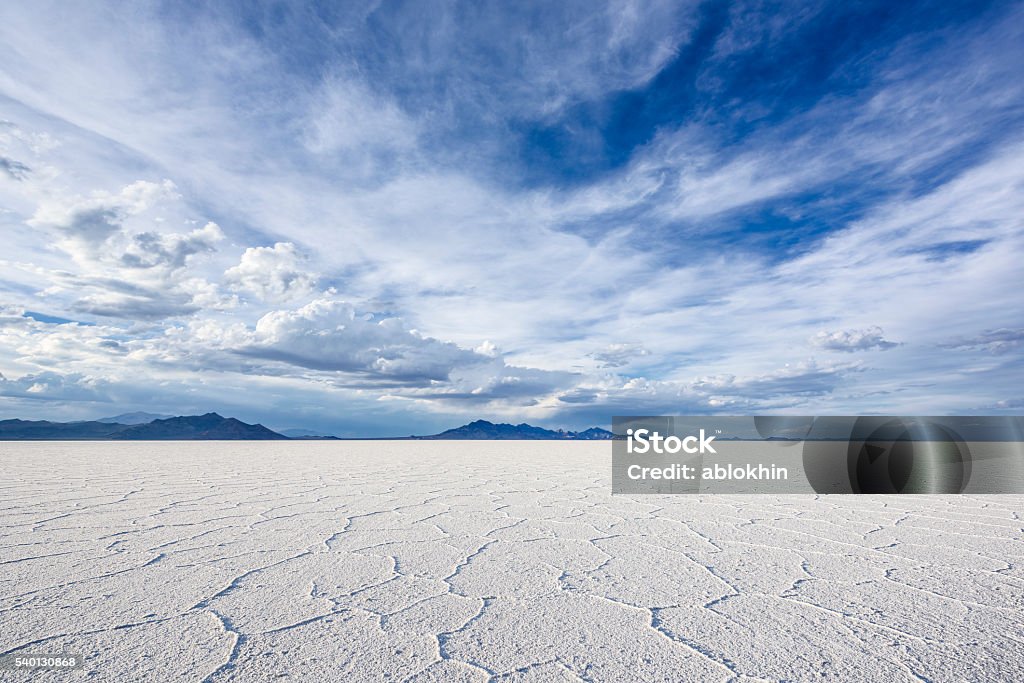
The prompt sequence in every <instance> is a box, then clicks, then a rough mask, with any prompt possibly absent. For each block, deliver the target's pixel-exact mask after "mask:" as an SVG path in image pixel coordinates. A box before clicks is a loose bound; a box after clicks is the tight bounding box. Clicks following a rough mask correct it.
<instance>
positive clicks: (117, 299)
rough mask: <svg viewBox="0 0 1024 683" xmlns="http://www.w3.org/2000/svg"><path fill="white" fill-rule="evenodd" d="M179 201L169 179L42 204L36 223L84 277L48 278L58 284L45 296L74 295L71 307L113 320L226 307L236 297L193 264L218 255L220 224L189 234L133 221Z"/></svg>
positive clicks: (157, 221)
mask: <svg viewBox="0 0 1024 683" xmlns="http://www.w3.org/2000/svg"><path fill="white" fill-rule="evenodd" d="M179 199H180V196H179V195H178V193H177V189H176V187H175V185H174V183H172V182H171V181H169V180H165V181H163V182H161V183H153V182H149V181H144V180H140V181H137V182H134V183H131V184H129V185H126V186H125V187H123V188H122V189H121V190H120V191H119V192H117V193H109V192H93V193H92V194H90V195H88V196H85V197H82V196H78V197H71V198H68V199H63V200H61V199H51V200H47V201H43V202H42V203H40V205H39V206H38V208H37V209H36V212H35V214H34V215H33V216H32V217H31V218H30V219H29V220H28V221H27V222H28V224H29V225H31V226H33V227H35V228H37V229H39V230H43V231H46V232H49V233H51V234H53V235H54V236H55V237H56V246H57V247H58V248H59V249H60V250H61V251H63V252H65V253H66V254H67V255H68V256H70V257H71V259H72V261H73V262H74V263H75V264H76V265H77V267H78V269H77V272H71V271H66V270H59V271H51V272H49V273H46V274H47V276H48V277H49V278H50V279H51V280H52V284H51V286H50V287H49V288H48V289H47V290H45V292H44V293H46V294H49V295H58V294H71V295H73V296H75V297H76V298H75V299H74V301H73V302H72V303H71V304H70V305H69V308H70V309H71V310H74V311H77V312H80V313H90V314H93V315H101V316H108V317H119V318H128V319H141V320H155V319H160V318H165V317H171V316H176V315H189V314H192V313H195V312H197V311H199V310H201V309H203V308H213V309H218V308H225V307H230V306H231V305H232V302H233V300H232V298H231V297H229V296H224V295H220V294H219V293H217V292H216V291H213V290H214V289H215V288H214V287H213V286H212V285H211V283H209V282H208V281H206V280H205V279H204V278H201V277H197V276H196V275H195V273H194V272H191V270H190V268H189V266H190V265H191V264H192V261H193V259H194V258H195V257H196V256H199V255H203V254H212V253H214V252H215V251H216V249H217V246H216V245H217V243H218V242H220V241H222V240H223V239H224V233H223V231H222V230H221V229H220V227H219V226H218V225H217V224H216V223H213V222H208V223H206V224H205V225H203V226H202V227H199V228H195V229H193V230H190V231H188V232H173V231H168V230H166V229H161V230H156V229H153V228H154V227H160V228H162V227H163V224H164V223H165V222H166V221H164V220H163V218H162V217H161V216H149V220H148V221H143V223H144V224H145V225H147V226H148V229H139V228H138V227H137V226H136V224H135V223H136V221H135V220H134V219H136V218H139V219H140V221H141V218H140V217H141V216H142V215H143V214H147V212H150V211H151V210H153V209H155V208H156V207H158V206H160V205H162V204H163V203H167V202H176V201H177V200H179Z"/></svg>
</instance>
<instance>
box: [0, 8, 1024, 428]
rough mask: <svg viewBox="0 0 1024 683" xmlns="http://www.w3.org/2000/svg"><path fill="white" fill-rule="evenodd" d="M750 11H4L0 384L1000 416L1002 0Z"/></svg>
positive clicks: (1011, 282) (1009, 346) (533, 414)
mask: <svg viewBox="0 0 1024 683" xmlns="http://www.w3.org/2000/svg"><path fill="white" fill-rule="evenodd" d="M58 12H59V13H60V14H61V15H62V16H63V17H64V18H63V19H62V20H61V21H57V20H55V16H56V14H57V13H58ZM765 12H766V10H763V9H761V8H760V7H759V6H754V5H752V6H750V7H746V6H744V5H742V4H741V5H737V6H735V7H732V8H729V7H727V6H724V5H723V6H717V5H711V4H703V5H693V4H690V3H668V2H665V3H659V2H655V3H650V4H646V3H645V4H643V5H640V4H637V3H633V2H627V1H610V2H607V3H605V4H603V5H594V4H592V3H561V4H559V5H558V6H551V5H543V4H536V5H534V4H526V5H516V6H508V7H487V8H484V7H482V6H480V5H478V4H476V3H460V2H432V3H423V4H415V5H407V4H406V5H403V4H400V3H365V4H364V3H346V4H345V5H344V6H343V7H339V8H335V9H330V10H328V9H324V8H321V7H315V6H308V7H306V6H299V5H294V6H290V7H288V8H286V9H280V8H279V9H272V8H271V7H270V6H269V5H268V6H263V5H261V4H259V3H257V4H246V5H244V6H242V5H240V6H229V5H217V6H213V7H208V8H204V9H197V8H187V9H186V8H184V7H183V6H175V5H159V4H153V5H143V6H140V7H139V8H138V11H136V12H133V13H132V14H131V16H129V15H127V14H125V13H124V12H122V11H120V10H118V9H117V8H116V7H114V6H113V5H110V6H107V5H95V6H89V7H86V6H80V7H67V6H64V5H46V4H45V3H44V4H43V5H41V6H38V7H37V6H32V7H29V6H27V5H26V6H23V7H5V8H4V9H2V10H0V40H2V41H3V42H4V44H5V45H8V46H9V48H10V58H9V59H5V60H3V63H2V64H0V226H2V229H3V234H4V235H5V238H6V239H5V242H6V243H5V246H4V250H3V253H2V254H0V261H2V264H3V270H2V275H0V304H2V306H3V308H2V310H0V373H2V375H3V380H2V381H0V405H3V410H4V412H5V413H9V414H18V415H19V416H25V417H32V416H46V417H52V418H54V419H69V418H77V417H81V418H87V417H95V416H98V415H103V414H108V413H110V411H111V408H110V406H111V404H118V405H119V406H120V405H124V406H125V407H126V409H127V408H128V407H133V408H134V407H137V408H139V409H146V410H151V411H153V412H161V413H196V412H206V411H207V410H214V409H216V410H220V411H222V412H230V413H231V414H235V415H238V416H239V417H241V418H243V419H246V420H248V421H259V422H263V423H264V424H268V425H270V426H273V427H277V428H286V427H295V426H299V427H307V428H314V429H326V430H332V431H335V432H337V433H340V434H347V433H395V426H396V425H401V427H400V429H401V430H405V431H410V432H411V431H416V432H426V431H435V430H437V429H439V428H443V427H447V426H451V423H453V422H460V421H464V420H462V417H464V416H473V417H477V416H484V417H495V418H500V419H505V418H509V419H512V420H513V421H522V420H528V421H530V422H532V423H539V424H546V425H553V426H566V427H585V426H590V425H591V424H600V423H601V422H602V421H606V420H607V419H608V418H609V417H610V416H611V415H613V414H623V413H627V414H630V413H632V414H640V413H647V414H652V413H676V412H751V411H765V412H802V413H825V412H832V413H858V412H896V413H904V414H906V413H918V414H927V413H957V412H974V411H981V412H986V411H998V410H1012V408H1011V407H1012V406H1015V405H1019V402H1020V400H1022V399H1024V396H1022V395H1021V393H1020V386H1022V385H1024V382H1022V380H1024V377H1022V376H1021V368H1022V367H1024V363H1022V361H1024V358H1022V354H1024V346H1022V344H1021V343H1020V338H1021V335H1020V334H1019V331H1020V330H1021V329H1022V328H1024V309H1022V303H1021V298H1020V296H1019V291H1018V290H1019V281H1020V268H1019V264H1020V263H1021V262H1022V256H1024V219H1022V216H1024V162H1022V161H1021V160H1022V159H1024V135H1022V134H1021V132H1020V131H1021V130H1024V126H1022V125H1021V124H1024V84H1022V83H1021V82H1020V79H1019V78H1016V77H1015V72H1016V68H1017V67H1018V66H1019V64H1020V63H1022V62H1024V47H1022V46H1024V35H1022V28H1021V27H1022V26H1024V21H1022V18H1024V15H1022V10H1021V8H1020V6H1019V5H1013V4H1000V3H995V4H992V5H979V4H977V3H963V4H957V3H953V4H946V5H944V9H943V11H941V12H935V11H928V10H927V8H925V7H924V6H918V5H916V4H914V3H911V4H910V5H907V6H902V5H901V6H899V7H893V6H891V5H890V4H887V3H879V4H877V5H872V4H870V3H869V4H868V5H859V6H858V7H856V8H853V7H849V6H847V5H845V4H843V3H819V4H813V5H806V4H804V3H800V4H793V5H789V4H787V3H783V5H782V6H780V7H779V8H777V10H775V11H774V12H773V13H771V14H770V15H769V14H765ZM89 35H102V36H104V40H102V41H96V40H92V39H89V38H87V36H89ZM837 35H842V36H843V37H844V38H843V40H835V39H834V38H835V36H837Z"/></svg>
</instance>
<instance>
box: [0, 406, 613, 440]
mask: <svg viewBox="0 0 1024 683" xmlns="http://www.w3.org/2000/svg"><path fill="white" fill-rule="evenodd" d="M141 416H142V417H148V414H145V413H143V414H141ZM123 417H125V419H128V420H131V419H133V418H138V419H142V417H140V414H138V413H126V414H125V416H123ZM109 419H113V418H104V420H91V421H85V422H51V421H48V420H0V441H61V440H63V441H81V440H92V441H96V440H105V439H109V440H118V441H196V440H210V441H215V440H259V441H266V440H271V439H274V440H287V439H332V440H333V439H337V437H334V436H329V435H326V434H322V433H318V432H310V431H307V430H300V429H289V430H286V433H285V434H281V433H278V432H275V431H272V430H270V429H267V428H266V427H264V426H263V425H261V424H254V425H253V424H247V423H245V422H242V421H241V420H236V419H235V418H233V417H223V416H221V415H218V414H217V413H206V414H205V415H185V416H179V417H168V418H160V419H153V420H149V421H146V422H139V423H136V424H130V423H121V422H108V421H107V420H109ZM402 438H405V439H435V440H446V439H451V440H480V441H512V440H529V441H542V440H545V441H553V440H565V441H597V440H601V441H603V440H606V439H611V438H613V435H612V433H611V432H609V431H608V430H606V429H600V428H599V427H591V428H590V429H585V430H583V431H581V432H572V431H565V430H562V429H559V430H553V429H544V428H543V427H534V426H533V425H529V424H526V423H525V422H524V423H521V424H517V425H511V424H503V423H502V424H495V423H493V422H488V421H487V420H476V421H474V422H470V423H469V424H467V425H463V426H461V427H456V428H455V429H449V430H447V431H444V432H441V433H440V434H432V435H429V436H412V437H402Z"/></svg>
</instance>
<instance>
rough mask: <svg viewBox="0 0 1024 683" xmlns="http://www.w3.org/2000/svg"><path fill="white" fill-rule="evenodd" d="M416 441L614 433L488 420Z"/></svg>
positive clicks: (596, 436) (572, 437) (580, 438)
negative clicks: (576, 430) (577, 430)
mask: <svg viewBox="0 0 1024 683" xmlns="http://www.w3.org/2000/svg"><path fill="white" fill-rule="evenodd" d="M413 438H416V439H453V440H463V439H464V440H477V441H506V440H530V441H540V440H545V441H551V440H559V439H561V440H572V441H597V440H604V439H610V438H612V433H611V432H609V431H608V430H606V429H600V428H598V427H591V428H590V429H586V430H584V431H582V432H567V431H563V430H561V429H559V430H557V431H555V430H551V429H544V428H543V427H534V426H533V425H528V424H526V423H525V422H523V423H522V424H517V425H510V424H504V423H502V424H494V423H493V422H488V421H487V420H476V421H474V422H470V423H469V424H467V425H463V426H461V427H456V428H455V429H449V430H447V431H444V432H441V433H440V434H434V435H432V436H417V437H413Z"/></svg>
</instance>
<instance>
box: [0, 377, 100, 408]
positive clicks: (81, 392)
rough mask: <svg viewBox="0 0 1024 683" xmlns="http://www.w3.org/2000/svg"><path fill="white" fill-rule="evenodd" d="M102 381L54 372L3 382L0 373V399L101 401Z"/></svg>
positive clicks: (5, 379)
mask: <svg viewBox="0 0 1024 683" xmlns="http://www.w3.org/2000/svg"><path fill="white" fill-rule="evenodd" d="M104 384H105V382H104V381H103V380H98V379H95V378H91V377H86V376H84V375H81V374H71V375H61V374H59V373H56V372H40V373H35V374H25V375H22V376H21V377H18V378H17V379H7V378H6V377H4V375H3V374H2V373H0V397H4V398H20V399H32V400H37V401H104V400H108V399H107V397H106V395H105V394H104V392H103V387H104Z"/></svg>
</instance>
